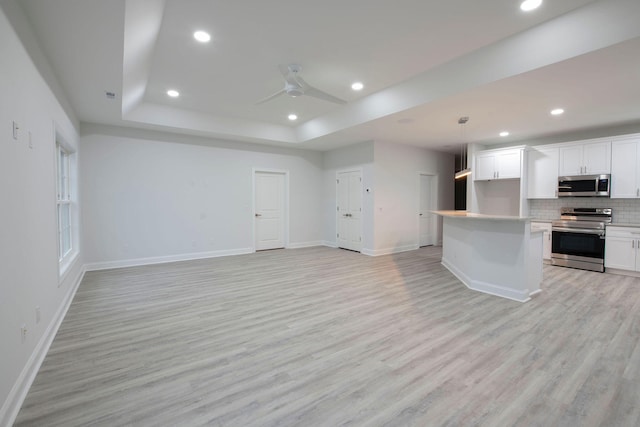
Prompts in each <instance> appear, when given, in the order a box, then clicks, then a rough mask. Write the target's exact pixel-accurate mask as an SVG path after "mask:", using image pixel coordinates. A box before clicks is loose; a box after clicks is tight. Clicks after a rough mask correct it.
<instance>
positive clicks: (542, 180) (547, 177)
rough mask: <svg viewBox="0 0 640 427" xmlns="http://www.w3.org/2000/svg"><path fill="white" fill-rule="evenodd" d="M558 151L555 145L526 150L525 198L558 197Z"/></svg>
mask: <svg viewBox="0 0 640 427" xmlns="http://www.w3.org/2000/svg"><path fill="white" fill-rule="evenodd" d="M559 153H560V151H559V149H558V148H557V147H553V148H530V149H529V150H528V151H527V198H529V199H555V198H557V197H558V166H559V155H560V154H559Z"/></svg>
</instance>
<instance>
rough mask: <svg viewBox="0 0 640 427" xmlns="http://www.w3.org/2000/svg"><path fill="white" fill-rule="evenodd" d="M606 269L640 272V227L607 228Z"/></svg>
mask: <svg viewBox="0 0 640 427" xmlns="http://www.w3.org/2000/svg"><path fill="white" fill-rule="evenodd" d="M605 239H606V240H605V249H604V266H605V268H616V269H618V270H628V271H640V227H618V226H609V227H607V235H606V238H605Z"/></svg>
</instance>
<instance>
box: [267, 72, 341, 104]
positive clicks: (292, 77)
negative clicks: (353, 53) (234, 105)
mask: <svg viewBox="0 0 640 427" xmlns="http://www.w3.org/2000/svg"><path fill="white" fill-rule="evenodd" d="M278 69H279V70H280V74H282V77H283V78H284V88H283V89H280V90H279V91H278V92H276V93H274V94H273V95H269V96H267V97H266V98H264V99H261V100H260V101H258V102H256V105H259V104H263V103H265V102H267V101H271V100H272V99H274V98H277V97H278V96H280V95H283V94H287V95H289V96H291V97H293V98H295V97H298V96H302V95H307V96H312V97H314V98H318V99H323V100H325V101H329V102H335V103H336V104H346V103H347V101H345V100H344V99H340V98H337V97H335V96H333V95H330V94H328V93H327V92H323V91H321V90H320V89H316V88H315V87H313V86H310V85H309V84H308V83H307V82H305V81H304V80H303V79H302V77H300V75H299V73H300V71H302V66H301V65H298V64H289V65H278Z"/></svg>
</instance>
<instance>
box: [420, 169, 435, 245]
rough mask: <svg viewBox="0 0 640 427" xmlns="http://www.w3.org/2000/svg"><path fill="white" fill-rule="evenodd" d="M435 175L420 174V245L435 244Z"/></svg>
mask: <svg viewBox="0 0 640 427" xmlns="http://www.w3.org/2000/svg"><path fill="white" fill-rule="evenodd" d="M433 179H434V178H433V176H431V175H420V212H419V213H418V215H419V219H418V221H419V227H418V229H419V239H418V240H419V242H418V244H419V245H420V246H429V245H433V244H435V227H434V215H433V214H432V213H431V211H432V210H433V209H434V208H433V206H432V184H433Z"/></svg>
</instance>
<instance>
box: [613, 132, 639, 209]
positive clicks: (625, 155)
mask: <svg viewBox="0 0 640 427" xmlns="http://www.w3.org/2000/svg"><path fill="white" fill-rule="evenodd" d="M611 197H612V198H618V199H635V198H639V197H640V138H636V139H630V140H623V141H614V142H613V143H612V144H611Z"/></svg>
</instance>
